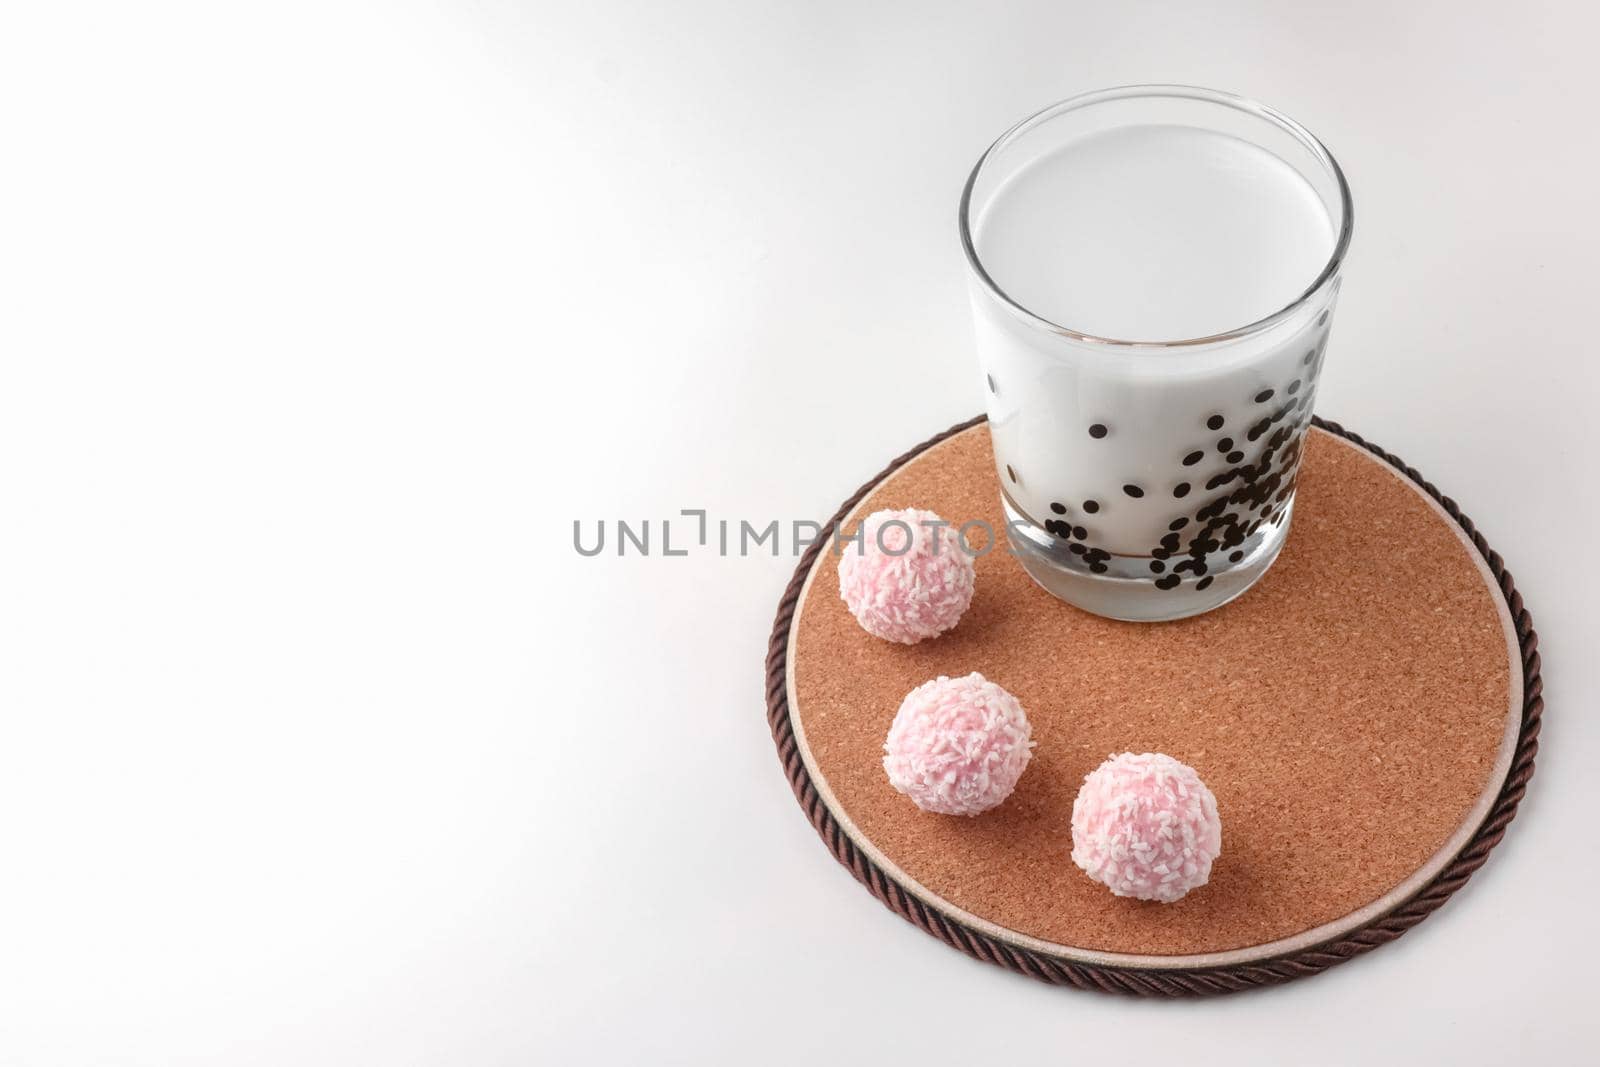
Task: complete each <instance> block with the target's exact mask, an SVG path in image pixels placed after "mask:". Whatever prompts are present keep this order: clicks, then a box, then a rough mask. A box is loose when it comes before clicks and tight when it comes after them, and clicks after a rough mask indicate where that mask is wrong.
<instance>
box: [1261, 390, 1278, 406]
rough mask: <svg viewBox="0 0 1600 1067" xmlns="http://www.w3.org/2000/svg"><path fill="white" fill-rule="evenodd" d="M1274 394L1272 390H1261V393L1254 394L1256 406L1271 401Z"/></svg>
mask: <svg viewBox="0 0 1600 1067" xmlns="http://www.w3.org/2000/svg"><path fill="white" fill-rule="evenodd" d="M1274 393H1275V390H1272V389H1263V390H1261V392H1259V393H1257V394H1256V403H1257V404H1265V403H1266V402H1267V401H1269V400H1271V399H1272V397H1273V395H1274Z"/></svg>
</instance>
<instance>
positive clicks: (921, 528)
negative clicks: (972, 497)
mask: <svg viewBox="0 0 1600 1067" xmlns="http://www.w3.org/2000/svg"><path fill="white" fill-rule="evenodd" d="M943 521H944V520H942V519H940V518H939V516H938V515H936V514H935V513H933V512H931V511H922V510H919V509H917V508H909V509H907V510H905V511H875V512H873V513H872V514H871V515H868V516H867V517H866V519H865V520H864V521H863V522H862V524H861V537H862V540H861V542H860V543H859V544H856V543H854V542H849V543H845V544H843V545H842V547H841V550H840V556H839V595H840V596H841V597H843V598H844V602H845V604H846V606H848V607H849V608H850V614H852V615H854V616H855V617H856V621H857V622H859V623H861V627H862V629H864V630H866V631H867V632H868V633H869V634H872V635H873V636H875V637H881V638H883V639H884V640H885V641H898V642H900V643H901V644H905V645H914V644H916V643H917V642H918V641H921V640H923V639H924V638H928V637H937V636H938V635H939V634H942V633H944V632H945V631H946V630H948V629H950V628H951V627H952V626H954V625H955V624H956V623H958V622H960V621H961V616H962V614H963V613H964V612H965V611H966V610H967V605H969V604H971V603H972V583H973V577H974V566H973V562H972V555H971V554H970V553H968V552H967V551H965V550H964V549H963V548H962V546H961V541H960V537H959V535H958V534H957V533H956V531H955V529H954V528H953V527H951V526H948V525H929V524H939V523H943ZM901 524H903V525H901ZM908 537H909V544H908Z"/></svg>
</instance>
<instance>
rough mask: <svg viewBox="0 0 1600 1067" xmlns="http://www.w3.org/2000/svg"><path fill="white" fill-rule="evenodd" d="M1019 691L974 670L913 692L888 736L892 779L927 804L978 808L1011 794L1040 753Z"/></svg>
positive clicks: (952, 811) (959, 811)
mask: <svg viewBox="0 0 1600 1067" xmlns="http://www.w3.org/2000/svg"><path fill="white" fill-rule="evenodd" d="M1031 733H1032V729H1031V728H1030V727H1029V725H1028V716H1027V715H1026V714H1025V713H1024V712H1023V710H1022V705H1021V704H1019V703H1017V698H1016V697H1014V696H1012V695H1011V694H1010V693H1008V692H1006V691H1005V690H1004V689H1002V688H1000V687H999V686H998V685H995V684H994V683H993V682H991V681H989V680H987V679H986V678H984V676H983V675H981V674H978V673H977V672H973V673H972V674H969V675H967V676H966V677H965V678H946V677H943V676H940V677H938V678H935V679H934V680H933V681H931V682H924V683H923V684H922V685H919V686H917V687H916V688H915V689H913V690H912V691H911V692H909V693H907V694H906V698H905V700H903V701H901V703H900V710H899V711H898V712H896V713H895V717H894V724H893V725H892V726H890V727H889V736H888V738H887V739H886V740H885V741H884V743H883V751H884V757H883V769H884V770H885V771H887V772H889V784H890V785H892V786H894V787H895V788H896V789H898V790H899V791H900V792H902V793H904V794H905V795H906V796H908V797H910V798H911V799H912V800H913V801H914V802H915V803H916V805H917V807H919V808H921V809H922V810H923V811H932V812H937V813H938V814H940V815H977V814H978V813H980V812H984V811H988V810H989V809H990V808H992V807H994V806H995V805H996V804H999V803H1000V802H1001V801H1003V800H1005V798H1006V797H1008V796H1010V795H1011V791H1012V790H1013V789H1015V788H1016V786H1017V779H1019V778H1021V777H1022V772H1023V770H1024V769H1025V768H1026V767H1027V766H1028V760H1029V759H1030V758H1031V757H1032V755H1033V752H1032V749H1033V742H1032V740H1030V734H1031Z"/></svg>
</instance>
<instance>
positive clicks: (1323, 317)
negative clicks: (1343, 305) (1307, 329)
mask: <svg viewBox="0 0 1600 1067" xmlns="http://www.w3.org/2000/svg"><path fill="white" fill-rule="evenodd" d="M1327 323H1328V311H1327V309H1326V308H1324V309H1323V311H1322V314H1320V315H1318V316H1317V325H1318V326H1325V325H1327Z"/></svg>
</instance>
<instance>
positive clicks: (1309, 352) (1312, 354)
mask: <svg viewBox="0 0 1600 1067" xmlns="http://www.w3.org/2000/svg"><path fill="white" fill-rule="evenodd" d="M1316 358H1317V350H1316V349H1315V348H1308V349H1306V354H1305V355H1303V356H1301V357H1300V362H1301V363H1304V364H1310V362H1311V361H1312V360H1314V359H1316Z"/></svg>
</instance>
